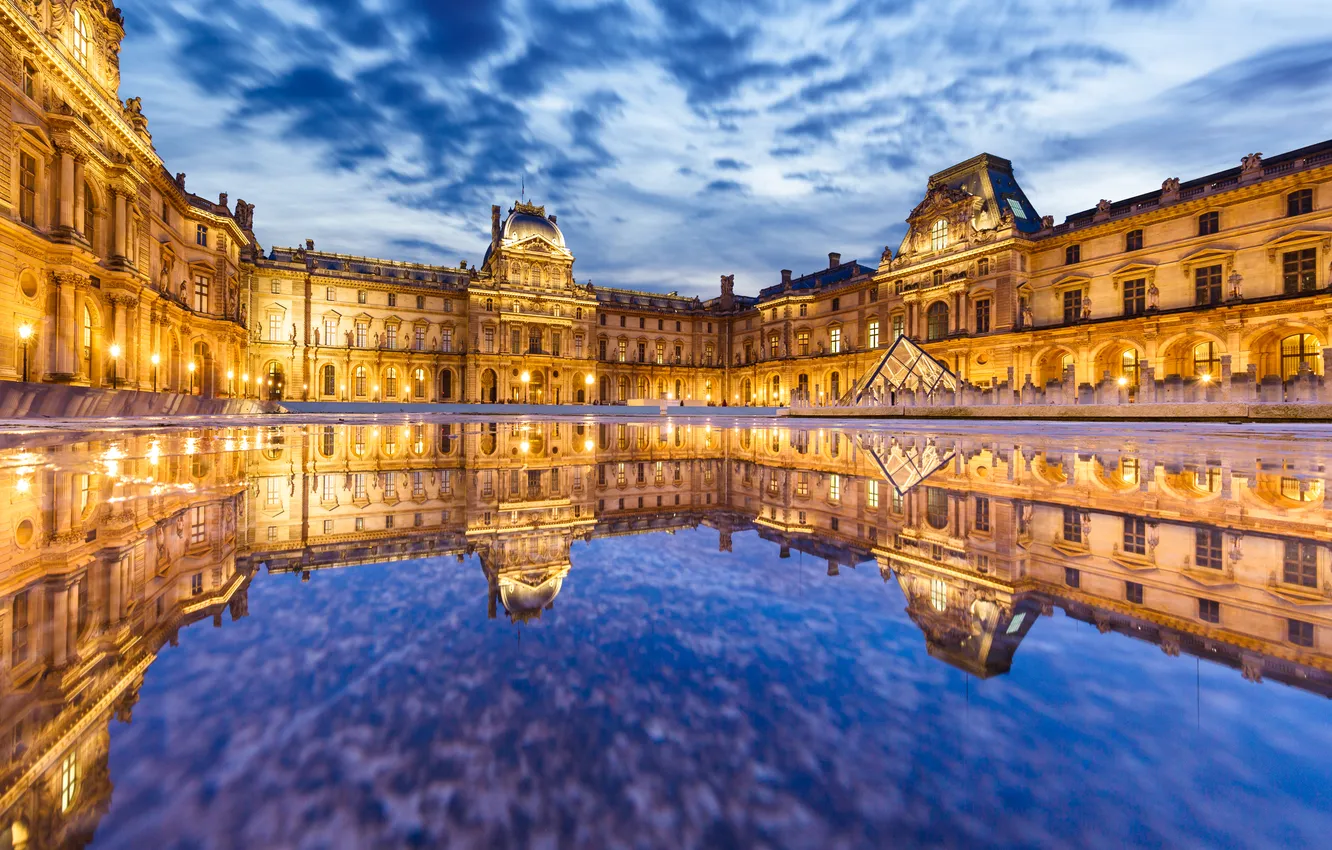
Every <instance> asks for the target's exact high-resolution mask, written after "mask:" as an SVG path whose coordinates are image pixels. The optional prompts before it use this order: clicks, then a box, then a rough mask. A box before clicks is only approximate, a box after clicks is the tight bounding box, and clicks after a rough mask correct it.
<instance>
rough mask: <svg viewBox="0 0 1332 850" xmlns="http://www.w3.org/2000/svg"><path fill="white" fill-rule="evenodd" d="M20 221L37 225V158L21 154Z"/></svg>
mask: <svg viewBox="0 0 1332 850" xmlns="http://www.w3.org/2000/svg"><path fill="white" fill-rule="evenodd" d="M19 219H20V220H21V221H22V222H23V223H24V224H26V225H28V226H29V227H35V226H36V225H37V158H36V157H34V156H30V155H28V154H26V153H23V152H21V151H20V152H19Z"/></svg>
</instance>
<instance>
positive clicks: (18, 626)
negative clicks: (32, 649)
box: [10, 590, 30, 666]
mask: <svg viewBox="0 0 1332 850" xmlns="http://www.w3.org/2000/svg"><path fill="white" fill-rule="evenodd" d="M11 613H12V616H13V620H12V623H11V626H12V628H13V634H12V637H11V641H12V643H11V649H10V659H11V660H10V666H18V665H19V664H21V663H23V662H24V661H27V660H28V626H29V625H30V623H29V619H28V618H29V614H28V591H26V590H25V591H22V592H21V593H18V594H15V596H14V604H13V606H12V608H11Z"/></svg>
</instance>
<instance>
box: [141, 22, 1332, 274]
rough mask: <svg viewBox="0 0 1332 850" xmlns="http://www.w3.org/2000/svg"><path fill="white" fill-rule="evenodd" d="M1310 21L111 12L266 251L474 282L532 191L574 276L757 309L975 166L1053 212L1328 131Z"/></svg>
mask: <svg viewBox="0 0 1332 850" xmlns="http://www.w3.org/2000/svg"><path fill="white" fill-rule="evenodd" d="M1326 3H1327V0H1275V2H1268V3H1253V2H1252V0H1035V2H1029V1H1028V0H1012V2H1002V3H997V2H994V0H975V1H974V2H973V0H934V2H927V0H830V1H829V2H807V0H696V2H691V0H567V1H565V2H540V1H539V0H212V2H209V3H206V4H205V3H198V2H195V0H121V5H122V6H123V8H124V11H125V18H126V28H127V30H128V35H127V37H126V43H125V48H124V52H123V53H122V65H123V71H124V83H123V85H122V88H121V94H122V96H124V97H129V96H142V97H143V102H144V111H145V113H146V114H147V115H148V117H149V119H150V121H151V124H150V130H151V131H152V132H153V136H154V141H155V142H156V145H157V149H158V151H159V152H160V153H161V154H162V156H163V157H164V158H165V160H166V163H167V167H168V168H169V169H171V171H173V172H176V171H184V172H186V173H187V174H188V175H189V181H188V188H189V189H190V190H191V191H194V192H196V193H198V194H201V195H205V196H209V197H216V196H217V194H218V193H219V192H223V191H225V192H229V193H230V195H231V198H232V199H233V201H234V200H235V199H236V198H238V197H239V198H244V199H245V200H247V201H249V202H251V203H254V204H257V205H258V208H257V211H256V214H255V224H256V231H257V233H258V236H259V239H260V241H261V243H263V245H264V246H265V248H266V249H267V248H268V247H270V246H272V245H294V244H297V243H298V242H300V241H302V240H304V239H306V238H312V239H315V240H316V243H317V246H318V247H319V248H321V249H324V250H331V251H338V252H342V253H353V254H368V255H374V256H381V257H391V258H396V259H406V260H419V261H425V262H436V263H448V264H455V263H457V261H458V260H459V259H466V260H467V261H468V262H469V263H471V262H479V261H480V259H481V254H482V253H483V251H484V250H485V245H486V242H487V241H488V239H489V230H490V222H489V210H490V205H491V204H492V203H499V204H503V205H504V207H505V209H507V208H508V206H509V205H510V204H511V203H512V202H513V200H514V199H515V198H517V197H518V192H519V185H520V181H521V180H522V179H523V178H524V175H525V176H526V183H527V191H528V195H529V196H530V197H532V198H533V199H535V200H536V202H537V203H544V204H546V205H547V210H548V211H551V212H555V213H558V214H559V217H560V226H561V228H562V229H563V231H564V233H565V237H566V239H567V240H568V242H569V245H570V248H571V249H572V250H573V252H574V254H575V256H576V257H577V258H578V262H577V264H576V265H575V267H574V274H575V276H576V277H577V278H578V280H579V281H586V280H587V279H588V278H591V279H592V280H593V281H594V282H595V283H597V284H601V285H608V286H630V287H641V288H648V289H656V290H662V291H670V290H678V291H680V292H682V293H688V294H699V295H702V296H704V297H706V296H708V295H712V294H715V293H716V290H717V280H718V276H719V275H721V274H730V273H734V274H736V275H737V281H736V282H737V287H738V290H739V291H740V292H743V293H750V294H752V293H755V292H756V291H757V290H758V289H759V288H760V287H761V286H766V285H769V284H771V283H775V282H776V281H777V279H778V270H779V269H781V268H791V269H794V270H795V271H796V273H797V274H801V273H804V272H809V271H814V270H816V269H819V268H822V267H823V266H826V265H827V258H826V254H827V253H828V252H829V251H840V252H841V253H842V255H843V257H844V258H846V259H851V258H859V259H861V260H862V261H863V262H868V263H871V264H873V263H874V262H876V261H877V259H878V256H879V252H880V251H881V250H882V248H883V246H884V245H885V244H891V245H892V246H893V248H894V250H896V247H897V243H898V241H899V240H900V239H901V238H902V234H903V232H904V230H905V225H904V224H903V219H904V218H905V217H906V215H907V213H908V212H909V211H910V209H911V208H912V207H913V206H914V205H915V204H916V203H917V202H918V201H919V200H920V197H921V196H922V194H923V192H924V187H925V183H926V181H927V179H928V177H929V175H930V174H932V173H934V172H936V171H939V170H941V169H943V168H946V167H948V166H949V165H951V164H953V163H955V162H958V161H961V160H963V159H966V158H967V157H969V156H972V155H973V154H976V153H979V152H981V151H988V152H990V153H993V154H997V155H999V156H1002V157H1007V158H1008V159H1011V160H1012V161H1013V163H1014V165H1015V167H1016V169H1017V174H1018V179H1019V181H1020V182H1021V183H1022V185H1023V187H1024V188H1025V189H1026V192H1027V194H1028V196H1029V197H1030V198H1031V200H1032V202H1033V203H1034V204H1035V206H1036V208H1037V210H1038V211H1039V212H1040V213H1041V214H1043V215H1053V216H1055V217H1056V220H1062V219H1063V217H1064V216H1066V215H1068V214H1070V213H1073V212H1076V211H1079V210H1082V209H1086V208H1088V207H1091V206H1093V205H1095V203H1096V201H1097V200H1098V199H1100V198H1110V199H1112V200H1113V199H1118V198H1123V197H1128V196H1130V195H1134V194H1138V193H1140V192H1144V191H1148V190H1151V189H1154V188H1157V187H1159V186H1160V183H1161V181H1162V180H1163V179H1164V178H1166V177H1171V176H1177V177H1181V178H1183V179H1189V178H1191V177H1197V176H1201V175H1202V174H1205V173H1209V172H1211V171H1215V170H1219V169H1222V168H1226V167H1229V166H1231V165H1237V164H1238V163H1239V160H1240V157H1241V156H1243V155H1244V154H1247V153H1250V152H1253V151H1262V152H1264V153H1265V154H1267V155H1269V156H1270V155H1272V154H1276V153H1280V152H1282V151H1285V150H1289V149H1291V148H1296V147H1301V146H1303V145H1307V144H1311V143H1313V142H1317V141H1321V140H1323V139H1324V138H1326V137H1328V136H1332V132H1329V130H1328V129H1327V128H1328V127H1329V126H1332V14H1328V9H1327V5H1326Z"/></svg>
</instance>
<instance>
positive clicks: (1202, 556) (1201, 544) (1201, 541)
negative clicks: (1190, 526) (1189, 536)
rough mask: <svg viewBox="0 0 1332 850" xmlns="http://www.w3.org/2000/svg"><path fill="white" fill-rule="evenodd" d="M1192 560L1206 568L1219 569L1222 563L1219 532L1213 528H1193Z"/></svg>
mask: <svg viewBox="0 0 1332 850" xmlns="http://www.w3.org/2000/svg"><path fill="white" fill-rule="evenodd" d="M1193 562H1194V563H1195V564H1196V565H1197V566H1199V567H1201V568H1203V569H1207V570H1219V569H1221V567H1222V566H1223V565H1224V560H1223V555H1222V551H1221V532H1220V531H1218V530H1216V529H1214V528H1198V529H1195V530H1194V540H1193Z"/></svg>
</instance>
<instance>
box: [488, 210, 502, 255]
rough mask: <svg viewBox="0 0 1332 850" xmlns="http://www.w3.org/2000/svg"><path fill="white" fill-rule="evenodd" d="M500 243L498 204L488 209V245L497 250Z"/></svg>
mask: <svg viewBox="0 0 1332 850" xmlns="http://www.w3.org/2000/svg"><path fill="white" fill-rule="evenodd" d="M499 243H500V208H499V204H492V205H491V207H490V244H491V246H492V247H494V248H498V247H499Z"/></svg>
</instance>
